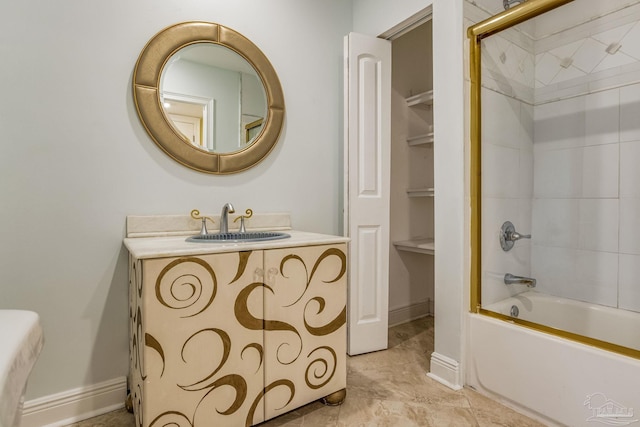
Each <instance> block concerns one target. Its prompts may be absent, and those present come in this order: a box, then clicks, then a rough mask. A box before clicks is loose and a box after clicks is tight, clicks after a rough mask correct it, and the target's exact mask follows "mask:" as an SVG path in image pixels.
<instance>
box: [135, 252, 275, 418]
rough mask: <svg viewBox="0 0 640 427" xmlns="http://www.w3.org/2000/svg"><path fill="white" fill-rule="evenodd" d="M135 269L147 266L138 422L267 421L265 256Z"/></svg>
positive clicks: (139, 293) (142, 282) (140, 296)
mask: <svg viewBox="0 0 640 427" xmlns="http://www.w3.org/2000/svg"><path fill="white" fill-rule="evenodd" d="M140 264H141V266H140ZM134 265H137V269H138V270H140V269H141V271H134V272H132V275H133V277H134V279H133V280H132V283H131V287H132V296H131V303H132V307H131V310H132V327H131V330H132V349H131V350H132V362H131V368H132V382H133V385H132V390H131V392H132V397H133V402H134V407H135V412H136V425H137V426H141V427H147V426H164V425H175V426H181V427H182V426H190V427H191V426H193V427H209V426H245V425H251V424H257V423H259V422H261V421H263V419H264V402H263V399H262V397H263V384H264V363H263V359H264V342H263V331H262V326H263V322H262V319H263V303H264V302H263V283H262V266H263V254H262V251H253V252H250V251H248V252H239V253H238V252H236V253H223V254H213V255H204V256H188V257H179V258H164V259H149V260H143V261H142V262H134Z"/></svg>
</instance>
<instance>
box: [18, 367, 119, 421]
mask: <svg viewBox="0 0 640 427" xmlns="http://www.w3.org/2000/svg"><path fill="white" fill-rule="evenodd" d="M126 396H127V378H126V377H119V378H115V379H112V380H108V381H104V382H101V383H98V384H93V385H88V386H84V387H78V388H75V389H72V390H67V391H63V392H61V393H56V394H52V395H49V396H44V397H40V398H38V399H33V400H29V401H27V402H25V404H24V410H23V414H22V424H20V427H59V426H66V425H69V424H71V423H74V422H78V421H82V420H86V419H88V418H92V417H95V416H98V415H102V414H106V413H107V412H111V411H115V410H117V409H120V408H122V407H124V401H125V399H126Z"/></svg>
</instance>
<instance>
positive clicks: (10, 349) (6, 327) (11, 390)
mask: <svg viewBox="0 0 640 427" xmlns="http://www.w3.org/2000/svg"><path fill="white" fill-rule="evenodd" d="M0 343H1V345H0V427H19V426H20V420H21V418H22V406H23V403H24V393H25V391H26V388H27V380H28V378H29V374H30V373H31V369H32V368H33V365H34V364H35V363H36V360H37V359H38V355H39V354H40V351H41V350H42V345H43V343H44V336H43V332H42V326H41V325H40V316H38V314H37V313H34V312H32V311H26V310H0Z"/></svg>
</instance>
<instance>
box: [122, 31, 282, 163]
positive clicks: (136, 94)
mask: <svg viewBox="0 0 640 427" xmlns="http://www.w3.org/2000/svg"><path fill="white" fill-rule="evenodd" d="M194 43H214V44H217V45H220V46H224V47H226V48H228V49H231V50H233V51H234V52H236V53H237V54H239V55H240V56H242V57H243V58H244V59H245V60H246V61H247V62H249V64H251V66H253V68H254V69H255V70H256V72H257V73H258V76H259V77H260V80H261V81H262V85H263V86H264V89H265V92H266V95H267V116H266V118H265V121H264V126H263V129H262V131H261V132H260V133H259V134H258V136H257V137H256V139H255V141H254V142H253V143H252V144H251V145H249V146H247V147H245V148H243V149H240V150H239V151H235V152H232V153H215V152H210V151H205V150H202V149H199V148H197V147H196V146H194V145H192V144H191V143H189V142H188V141H187V140H186V139H185V138H184V137H182V136H181V134H180V133H179V132H178V131H177V130H176V129H175V128H174V127H173V126H172V125H171V123H170V121H169V118H168V117H167V115H166V114H165V112H164V108H162V101H161V98H160V95H161V90H160V78H161V76H162V70H163V69H164V67H165V65H166V64H167V61H168V60H169V58H170V57H171V56H172V55H173V54H174V53H176V52H177V51H178V50H180V49H182V48H183V47H186V46H189V45H191V44H194ZM133 98H134V103H135V105H136V110H137V111H138V117H140V121H141V122H142V125H143V126H144V128H145V129H146V130H147V133H148V134H149V136H151V138H152V139H153V141H154V142H155V143H156V144H157V145H158V146H159V147H160V148H161V149H162V150H163V151H164V152H165V153H167V154H168V155H169V156H170V157H172V158H173V159H174V160H176V161H177V162H179V163H181V164H183V165H185V166H187V167H190V168H192V169H195V170H197V171H200V172H206V173H211V174H230V173H235V172H240V171H243V170H246V169H248V168H250V167H252V166H254V165H256V164H257V163H259V162H260V161H261V160H263V159H264V158H265V157H266V156H267V154H269V152H270V151H271V150H272V149H273V147H274V146H275V145H276V142H277V141H278V138H279V136H280V132H281V130H282V124H283V122H284V95H283V93H282V87H281V86H280V80H278V75H277V74H276V72H275V70H274V68H273V66H272V65H271V63H270V62H269V60H268V59H267V57H266V56H265V55H264V54H263V53H262V51H260V49H259V48H258V47H257V46H256V45H254V44H253V43H252V42H251V41H250V40H249V39H247V38H246V37H244V36H243V35H242V34H240V33H238V32H236V31H234V30H232V29H230V28H227V27H224V26H222V25H219V24H215V23H211V22H197V21H193V22H183V23H179V24H175V25H172V26H170V27H167V28H165V29H164V30H162V31H160V32H159V33H158V34H156V35H155V36H153V38H152V39H151V40H149V42H148V43H147V45H146V46H145V47H144V49H143V50H142V52H141V53H140V56H139V57H138V61H137V62H136V67H135V69H134V72H133Z"/></svg>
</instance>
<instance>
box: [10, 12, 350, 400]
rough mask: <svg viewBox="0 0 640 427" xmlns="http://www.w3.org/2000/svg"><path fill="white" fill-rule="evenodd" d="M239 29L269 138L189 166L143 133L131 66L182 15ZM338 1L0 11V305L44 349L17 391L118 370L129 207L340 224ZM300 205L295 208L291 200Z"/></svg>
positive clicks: (61, 387)
mask: <svg viewBox="0 0 640 427" xmlns="http://www.w3.org/2000/svg"><path fill="white" fill-rule="evenodd" d="M187 20H207V21H213V22H218V23H221V24H224V25H226V26H228V27H230V28H233V29H235V30H236V31H239V32H240V33H243V34H244V35H246V36H247V37H249V38H250V39H251V40H252V41H253V42H254V43H255V44H256V45H258V46H259V47H260V48H261V49H262V50H263V52H264V53H265V54H266V55H267V57H268V58H269V59H270V60H271V62H272V64H273V66H274V68H275V70H276V71H277V73H278V75H279V77H280V79H281V83H282V86H283V90H284V94H285V102H286V107H287V116H286V119H285V127H284V129H283V132H282V136H281V139H280V142H279V143H278V145H277V146H276V148H275V150H274V151H273V152H272V153H271V154H270V156H269V157H268V158H267V159H266V160H265V161H263V162H262V163H260V164H259V165H258V166H257V167H255V168H253V169H251V170H249V171H247V172H244V173H241V174H238V175H231V176H210V175H206V174H202V173H199V172H194V171H191V170H189V169H187V168H185V167H183V166H181V165H179V164H177V163H176V162H174V161H173V160H171V159H170V158H168V157H167V156H166V155H165V154H164V153H163V152H162V151H160V149H158V148H157V147H156V145H155V144H154V143H153V142H152V141H151V139H150V138H149V137H148V136H147V134H146V132H145V131H144V129H143V127H142V126H141V124H140V122H139V120H138V118H137V115H136V112H135V107H134V105H133V101H132V96H131V76H132V71H133V68H134V65H135V62H136V59H137V57H138V54H139V53H140V51H141V49H142V48H143V47H144V45H145V43H146V42H147V40H148V39H149V38H151V37H152V36H153V35H154V34H155V33H156V32H158V31H159V30H161V29H162V28H164V27H166V26H168V25H171V24H174V23H176V22H180V21H187ZM350 29H351V7H350V4H349V3H348V2H344V1H341V0H329V1H323V2H317V1H311V0H303V1H300V0H274V1H269V2H264V1H252V0H235V1H231V2H230V1H224V0H211V1H207V2H202V1H194V0H186V1H180V2H157V1H151V0H141V1H136V2H130V1H123V0H116V1H111V2H95V1H79V0H70V1H65V2H50V1H44V0H27V1H22V2H12V3H7V4H5V5H3V11H2V14H1V16H0V52H1V53H2V57H3V60H2V64H3V65H2V66H1V67H0V93H2V98H1V100H0V129H1V130H2V132H1V133H0V171H2V179H1V180H0V200H1V203H0V236H1V237H0V239H1V242H2V243H1V244H0V271H1V272H2V279H1V284H0V308H19V309H29V310H34V311H36V312H38V313H39V314H40V315H41V317H42V322H43V326H44V333H45V337H46V343H45V347H44V350H43V352H42V354H41V358H40V360H39V361H38V363H37V365H36V368H35V370H34V372H33V374H32V377H31V381H30V384H29V389H28V395H27V399H33V398H36V397H41V396H47V395H50V394H54V393H58V392H61V391H65V390H70V389H73V388H76V387H81V386H85V385H91V384H96V383H99V382H102V381H106V380H110V379H113V378H117V377H121V376H124V375H126V374H127V364H128V347H127V345H128V344H127V343H128V336H127V318H128V309H127V286H128V282H127V273H128V272H127V252H126V250H125V249H124V248H123V246H122V238H123V237H124V227H125V216H126V215H128V214H185V213H188V212H189V211H190V210H191V209H194V208H198V209H199V210H200V211H201V212H212V213H218V212H219V210H220V208H221V206H222V205H223V204H224V203H225V202H233V203H234V204H235V206H236V208H239V209H241V210H244V209H246V208H248V207H251V208H253V210H254V211H255V212H275V211H280V212H291V215H292V220H293V224H294V226H295V227H296V228H298V229H304V230H309V231H316V232H324V233H337V232H338V231H339V221H340V218H341V212H340V206H339V200H340V199H341V191H342V187H341V185H342V184H341V182H339V177H340V176H341V170H342V163H341V162H342V160H341V154H340V153H341V152H342V148H341V139H342V111H341V108H342V38H343V36H344V35H345V34H346V33H348V32H349V31H350ZM300 201H304V203H300Z"/></svg>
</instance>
